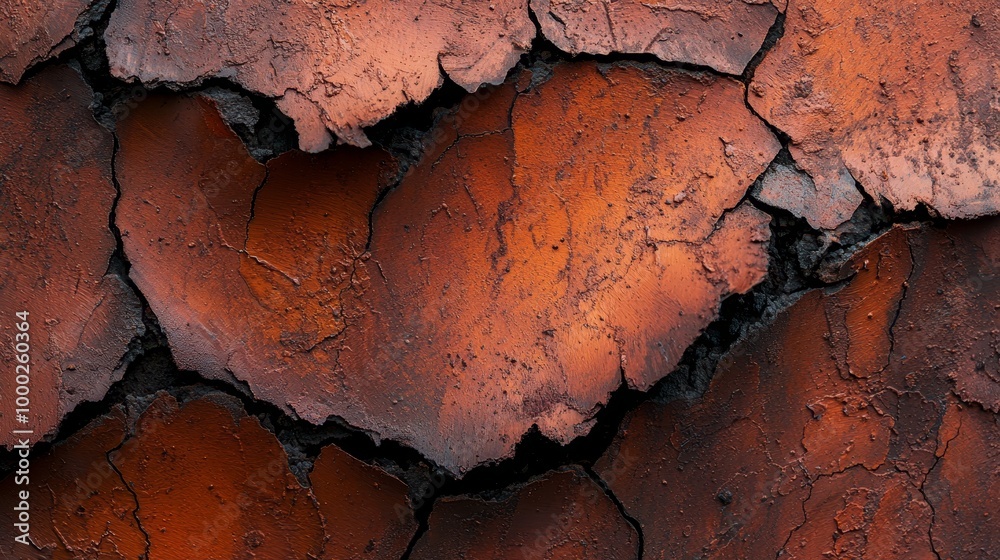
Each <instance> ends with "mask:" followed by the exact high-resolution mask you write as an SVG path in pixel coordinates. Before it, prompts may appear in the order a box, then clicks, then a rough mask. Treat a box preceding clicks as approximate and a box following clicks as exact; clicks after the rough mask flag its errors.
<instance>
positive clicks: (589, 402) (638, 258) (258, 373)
mask: <svg viewBox="0 0 1000 560" xmlns="http://www.w3.org/2000/svg"><path fill="white" fill-rule="evenodd" d="M742 97H743V89H742V86H741V85H740V84H739V83H738V82H735V81H733V80H729V79H720V78H711V77H706V76H701V75H693V74H690V73H686V72H678V71H666V70H662V69H658V68H645V67H635V66H611V67H606V68H603V67H598V66H597V65H595V64H591V63H584V64H569V65H562V66H558V67H556V68H555V70H554V75H553V77H552V78H551V79H550V80H549V81H548V82H546V83H544V84H542V85H541V86H539V87H537V88H535V89H532V90H525V92H523V93H519V92H518V90H517V89H515V86H514V85H513V84H508V85H506V86H503V87H501V88H498V89H496V90H492V92H488V93H484V94H479V95H477V96H470V97H469V99H467V100H466V102H463V103H462V104H461V106H460V107H459V108H458V109H456V110H455V111H454V112H452V113H451V114H449V115H447V116H446V117H445V118H443V120H442V122H441V124H440V125H439V127H438V128H437V129H436V130H435V131H434V132H432V133H431V134H430V135H429V136H428V138H429V140H428V144H427V146H426V153H425V155H424V158H423V159H422V160H421V161H420V162H419V163H418V164H416V165H415V166H414V167H413V168H411V170H410V171H409V172H408V173H407V175H406V176H405V178H404V179H403V180H402V182H401V183H400V184H399V186H398V187H397V188H396V189H394V190H393V191H391V192H389V194H388V195H387V196H386V197H385V198H384V200H382V201H381V203H380V204H379V205H378V206H377V207H375V201H376V198H377V195H378V193H379V192H380V191H382V190H384V189H385V188H386V186H387V184H388V179H387V176H388V174H389V173H390V172H391V170H392V163H391V161H390V160H389V158H388V156H386V155H385V154H384V153H382V152H381V151H378V150H374V149H368V150H363V151H361V150H357V149H353V148H350V149H346V148H345V149H338V150H334V151H333V152H331V153H329V154H325V155H322V156H306V155H303V154H297V153H290V154H286V155H283V156H281V157H279V158H277V159H275V160H273V161H271V162H270V163H269V164H268V166H267V178H266V180H264V182H263V183H261V180H262V178H263V174H264V170H263V168H262V167H261V166H260V165H258V164H256V163H255V162H253V161H252V160H251V159H250V158H249V156H248V155H247V154H246V152H245V150H244V149H243V148H242V146H241V145H240V144H239V140H238V139H237V138H236V137H235V135H234V134H233V133H232V132H230V131H229V130H228V129H226V128H225V126H224V125H223V124H222V122H221V120H220V119H219V117H218V115H217V114H216V113H215V112H214V111H213V110H212V108H211V104H210V102H208V101H205V100H202V99H179V98H171V99H163V98H157V99H153V100H151V101H150V102H147V103H145V104H143V105H142V106H140V107H139V108H138V109H137V110H135V111H133V113H132V115H131V116H130V117H129V118H128V119H127V120H126V121H124V122H123V123H121V125H120V134H121V144H122V148H121V151H120V154H119V156H118V159H117V161H118V166H119V167H118V171H119V180H120V182H121V184H122V189H123V195H122V200H121V202H120V207H119V210H118V213H117V216H118V221H119V225H120V227H121V229H122V232H123V236H124V241H125V249H126V253H127V254H128V256H129V258H130V260H131V262H132V264H133V268H132V275H133V278H134V279H135V281H136V283H137V284H138V286H139V287H140V289H141V290H142V291H143V293H144V294H145V295H146V297H147V298H148V299H149V301H150V305H151V306H152V307H153V309H154V311H156V313H157V316H158V317H159V319H160V321H161V323H162V325H163V326H164V329H165V330H166V332H167V335H168V337H169V339H170V342H171V346H172V347H173V350H174V355H175V356H176V357H177V360H178V363H179V365H180V366H181V367H183V368H186V369H192V370H197V371H200V372H202V373H204V374H206V375H209V376H213V377H218V378H225V377H226V376H227V375H228V373H229V372H231V373H232V374H234V375H235V376H236V377H237V378H239V379H242V380H245V381H247V382H248V383H249V384H250V386H251V388H252V389H253V391H254V393H255V395H257V396H258V397H261V398H265V399H267V400H269V401H272V402H274V403H276V404H278V405H279V406H284V407H286V408H288V409H290V410H291V411H294V412H295V413H296V414H298V415H300V416H301V417H303V418H306V419H308V420H310V421H312V422H323V421H325V420H326V419H327V418H328V417H330V416H331V415H336V416H339V417H341V418H343V419H345V420H347V421H348V422H349V423H351V424H352V425H355V426H358V427H360V428H363V429H365V430H370V431H372V432H375V433H376V434H378V435H379V436H381V437H388V438H393V439H396V440H400V441H403V442H405V443H407V444H409V445H412V446H414V447H416V448H417V449H419V450H420V451H421V452H423V453H425V454H426V455H427V456H429V457H430V458H432V459H433V460H434V461H436V462H438V463H439V464H440V465H442V466H444V467H446V468H448V469H449V470H452V471H462V470H464V469H467V468H469V467H471V466H474V465H476V464H479V463H482V462H486V461H490V460H495V459H498V458H502V457H505V456H507V455H509V454H510V453H511V452H512V450H513V447H514V445H515V443H516V442H517V441H518V440H519V439H520V437H521V436H522V435H523V434H524V433H525V432H526V431H528V430H529V429H530V428H531V426H532V425H535V424H537V425H538V426H539V428H540V429H541V431H542V432H543V433H545V434H546V435H549V436H551V437H553V438H557V439H559V440H561V441H568V440H570V439H572V438H573V437H575V436H576V435H579V434H581V433H583V432H585V431H586V430H587V429H588V428H589V425H590V422H591V418H592V416H593V414H594V412H595V411H596V410H597V408H598V407H599V406H600V405H601V404H603V403H604V402H606V400H607V398H608V395H609V393H610V392H611V391H613V390H614V389H616V388H617V387H618V386H619V385H620V383H621V380H622V374H621V369H622V368H624V372H625V378H626V379H627V381H628V383H629V384H630V385H632V386H634V387H637V388H646V387H649V386H650V385H651V384H653V383H654V382H655V381H657V380H658V379H660V378H662V377H663V376H664V375H666V374H667V373H669V372H670V371H671V370H672V369H673V367H674V366H675V365H676V364H677V361H678V360H679V359H680V356H681V354H682V352H683V351H684V349H685V348H686V347H687V345H688V344H690V343H691V342H692V341H693V340H694V339H695V338H696V337H697V336H698V334H699V332H700V331H701V329H702V328H704V327H705V326H706V325H707V324H708V323H709V322H710V321H711V320H712V319H713V318H714V316H715V314H716V312H717V309H718V305H719V301H720V299H721V298H723V297H725V296H726V295H728V294H730V293H735V292H745V291H746V290H748V289H749V288H750V287H752V286H753V285H754V284H755V283H756V282H757V281H759V280H760V278H761V277H762V276H763V274H764V272H765V269H766V262H767V258H766V246H765V243H766V242H767V240H768V238H769V229H768V222H769V218H768V216H767V215H766V214H763V213H762V212H760V211H758V210H756V209H754V208H753V207H752V206H749V205H746V204H743V205H740V199H741V198H742V197H743V195H744V193H745V191H746V189H747V188H748V187H749V185H750V184H752V182H753V181H754V179H755V178H756V177H757V176H758V175H759V174H760V173H761V172H762V171H763V170H764V169H765V168H766V166H767V164H768V163H769V162H770V160H771V159H772V158H773V157H774V155H775V154H776V152H777V151H778V144H777V141H776V140H775V138H774V137H773V136H772V135H771V134H770V132H769V131H768V130H767V129H766V128H765V127H764V125H763V123H761V122H760V121H759V120H758V119H756V118H755V117H754V116H753V115H752V114H750V112H749V111H748V110H747V109H746V107H745V105H744V104H743V102H742ZM192 138H193V139H197V141H191V140H190V139H192ZM203 154H207V155H203ZM227 165H228V166H229V167H228V168H227V167H226V166H227ZM220 169H221V170H222V171H220ZM261 185H262V186H261ZM192 186H194V187H192ZM258 186H261V188H260V189H259V192H257V193H256V199H255V202H253V200H254V196H255V194H254V193H255V192H256V190H257V188H258ZM730 210H731V211H730ZM369 214H371V221H370V223H371V224H372V226H373V230H372V231H371V232H369ZM251 216H252V219H251V218H250V217H251Z"/></svg>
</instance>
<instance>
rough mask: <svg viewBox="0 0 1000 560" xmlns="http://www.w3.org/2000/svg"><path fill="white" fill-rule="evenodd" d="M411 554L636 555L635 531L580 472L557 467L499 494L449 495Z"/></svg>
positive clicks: (427, 558)
mask: <svg viewBox="0 0 1000 560" xmlns="http://www.w3.org/2000/svg"><path fill="white" fill-rule="evenodd" d="M428 526H429V527H428V530H427V532H426V533H425V534H424V535H423V536H422V537H421V538H420V540H419V541H417V544H416V546H415V547H414V549H413V554H412V556H411V558H413V559H414V560H437V559H441V560H451V559H456V560H457V559H459V558H461V559H468V560H495V559H500V558H546V559H550V560H563V559H565V560H570V559H573V560H632V559H636V558H638V557H639V556H638V554H639V548H638V546H639V545H638V541H639V538H638V534H636V532H635V529H633V528H632V526H631V525H629V524H628V523H627V522H626V521H625V518H624V517H622V516H621V514H620V513H619V512H618V509H617V508H616V507H615V505H614V503H613V502H612V501H611V500H610V499H608V497H607V496H606V495H605V494H604V491H603V490H602V489H601V487H600V486H598V485H597V484H596V483H595V482H594V481H592V480H591V479H590V478H589V477H588V476H587V475H586V474H584V473H583V471H582V470H580V469H577V468H567V469H563V470H559V471H555V472H552V473H550V474H547V475H545V476H544V477H543V478H540V479H537V480H534V481H532V482H530V483H528V484H526V485H525V486H524V487H522V488H520V489H518V490H516V491H513V492H512V495H510V496H506V497H504V498H501V499H497V500H482V499H478V498H465V497H461V498H444V499H441V500H439V501H438V503H437V504H435V506H434V510H433V511H432V513H431V517H430V519H429V521H428Z"/></svg>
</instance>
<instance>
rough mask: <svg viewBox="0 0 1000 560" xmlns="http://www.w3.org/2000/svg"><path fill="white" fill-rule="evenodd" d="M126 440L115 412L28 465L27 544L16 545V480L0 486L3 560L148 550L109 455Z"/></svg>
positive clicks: (113, 559) (118, 557)
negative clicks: (30, 542) (31, 544)
mask: <svg viewBox="0 0 1000 560" xmlns="http://www.w3.org/2000/svg"><path fill="white" fill-rule="evenodd" d="M124 438H125V415H124V413H123V411H122V409H121V408H116V409H115V410H113V411H112V412H111V413H110V414H108V415H107V416H104V417H101V418H99V419H97V420H95V421H94V422H92V423H90V424H89V425H87V426H86V427H84V428H83V429H81V430H80V431H78V432H77V433H75V434H73V435H72V436H71V437H70V438H69V439H67V440H65V441H63V442H61V443H60V444H59V445H57V446H55V447H54V448H53V449H52V450H51V451H50V452H49V453H47V454H46V455H45V456H43V457H39V458H36V459H34V460H33V462H32V464H31V473H32V474H31V483H32V484H31V486H30V489H29V490H30V494H29V499H28V502H29V505H30V510H29V513H30V516H31V517H30V527H31V541H32V543H33V546H27V547H26V546H23V545H20V544H17V543H15V542H14V540H13V537H12V536H11V534H10V533H9V532H6V531H10V530H11V529H12V528H13V524H14V523H15V520H14V518H13V514H14V507H15V506H16V505H17V504H18V501H19V500H18V499H16V496H17V495H18V492H19V491H21V490H24V489H25V487H24V486H21V485H15V477H14V476H8V477H6V478H5V479H3V481H2V482H0V504H2V506H3V507H2V509H0V522H2V523H3V527H4V531H5V532H4V533H3V535H4V537H6V538H4V539H2V540H0V556H3V557H4V558H19V559H24V558H39V559H40V558H48V559H66V560H69V559H88V560H89V559H94V560H97V559H108V560H130V559H134V558H139V557H140V556H142V555H143V554H144V553H145V551H146V537H145V536H144V534H143V530H142V528H141V526H140V525H139V521H138V519H137V518H136V517H135V513H136V507H137V504H136V502H135V500H134V499H133V496H132V493H131V492H130V491H129V489H128V488H127V487H126V485H125V482H124V481H123V480H122V479H121V477H120V476H119V475H118V473H117V472H116V471H115V469H114V466H113V465H112V464H111V463H110V462H109V461H108V456H107V453H108V452H109V451H110V450H112V449H116V448H117V447H118V446H120V445H121V444H122V442H123V441H124Z"/></svg>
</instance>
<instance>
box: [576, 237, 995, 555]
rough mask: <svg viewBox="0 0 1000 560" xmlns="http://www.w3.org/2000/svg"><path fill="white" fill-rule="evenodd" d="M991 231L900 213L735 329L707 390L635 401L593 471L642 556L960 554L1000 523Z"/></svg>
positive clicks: (972, 550) (982, 543) (970, 551)
mask: <svg viewBox="0 0 1000 560" xmlns="http://www.w3.org/2000/svg"><path fill="white" fill-rule="evenodd" d="M998 235H1000V220H998V219H993V220H990V221H979V222H974V223H966V224H956V225H952V226H949V227H948V228H947V229H946V230H939V229H931V228H925V229H922V230H921V229H913V228H899V227H897V228H896V229H893V230H891V231H890V232H889V233H887V234H885V235H883V236H882V237H880V238H879V239H878V240H876V241H874V242H872V244H871V245H869V246H868V247H867V248H865V249H864V250H863V251H861V252H860V253H858V254H857V255H855V256H854V257H852V258H851V260H850V261H849V262H848V263H847V264H846V265H845V266H844V269H843V275H844V276H845V277H850V276H852V275H853V277H852V278H851V279H850V281H849V282H848V283H847V284H846V285H844V286H843V287H841V288H839V289H837V290H833V291H825V290H816V291H812V292H808V293H806V294H805V295H803V296H802V298H801V299H800V300H799V301H798V302H796V303H795V304H793V305H792V307H790V308H789V309H787V310H786V311H784V312H782V313H781V314H779V315H778V317H777V319H776V320H775V321H774V323H773V324H772V325H771V326H769V327H767V328H765V329H763V330H761V331H759V332H758V333H756V334H755V335H752V336H751V337H750V338H749V339H747V340H744V341H743V342H741V343H740V344H739V345H738V346H737V347H736V348H735V349H734V350H733V351H732V352H731V353H730V354H729V355H728V356H727V357H726V358H725V359H724V360H723V361H722V362H721V363H720V364H719V366H718V370H717V373H716V376H715V378H714V379H713V381H712V384H711V386H710V388H709V390H708V392H707V393H706V394H705V396H704V397H703V398H701V399H699V400H697V401H695V402H693V403H683V402H679V401H674V402H671V403H667V404H660V403H657V402H655V401H650V402H648V403H646V404H644V405H642V406H641V407H640V408H639V409H638V410H637V411H636V412H635V413H634V414H633V415H632V416H631V417H630V418H629V419H627V420H626V423H625V424H624V425H623V426H622V429H621V432H620V433H619V436H618V437H617V439H616V441H615V442H614V443H613V444H612V446H611V448H610V449H609V451H608V452H607V454H606V455H605V456H604V457H603V458H602V459H601V460H600V461H599V462H598V464H597V465H596V467H595V470H596V471H597V472H598V474H599V475H600V476H601V477H602V478H603V479H604V480H605V481H606V482H607V484H608V486H609V487H610V489H611V490H612V492H614V494H615V495H616V496H617V497H618V498H619V499H620V500H621V501H622V503H623V505H624V507H625V509H626V511H627V512H628V514H629V515H631V516H633V517H635V518H636V519H637V520H638V521H639V523H640V524H641V525H642V526H643V528H644V529H645V531H644V535H645V550H646V557H649V558H673V557H677V556H694V555H696V554H697V555H700V557H704V558H736V557H739V558H769V557H775V556H776V555H777V556H782V557H785V556H787V557H792V558H819V557H823V556H825V555H831V556H836V557H851V558H862V557H863V558H869V557H871V558H884V557H892V558H928V559H933V558H936V557H940V558H946V557H954V558H959V557H970V556H975V555H976V553H977V551H981V550H984V549H987V548H989V545H987V544H986V543H988V542H991V541H990V539H993V541H994V542H995V540H996V539H997V538H1000V536H998V534H997V532H996V528H995V524H993V525H988V522H987V521H986V520H987V519H993V518H994V517H995V516H996V515H998V514H1000V509H998V506H997V505H996V504H997V502H996V500H995V499H993V500H991V499H989V497H988V496H987V495H986V494H984V493H983V492H982V489H990V488H994V487H997V486H998V482H1000V481H998V480H997V477H998V476H1000V475H998V473H997V471H996V469H994V468H992V467H987V466H986V465H987V464H988V462H989V461H991V460H995V456H996V452H995V448H997V447H998V444H997V442H998V441H1000V439H998V438H1000V430H998V429H997V426H996V423H995V417H994V414H995V413H991V412H988V411H985V410H983V408H981V407H979V406H978V403H991V402H993V401H992V400H991V397H992V396H993V395H995V394H996V393H995V387H996V386H997V380H998V379H1000V376H998V375H997V372H998V371H1000V354H998V353H997V352H996V348H997V324H1000V322H998V320H997V319H998V318H997V313H998V312H1000V267H998V266H997V265H998V263H1000V254H998V253H997V252H996V250H995V248H996V247H997V246H1000V245H997V244H996V243H991V241H993V240H998V239H1000V238H998ZM963 387H975V389H967V390H968V393H969V394H968V396H966V397H963V399H965V400H967V401H972V402H975V403H977V406H968V405H964V404H963V403H962V402H959V400H958V399H956V398H955V396H954V392H955V391H958V392H959V393H960V394H961V393H962V391H963ZM984 406H989V405H988V404H986V405H984ZM963 417H967V418H968V419H967V420H963ZM961 422H968V423H969V424H970V425H974V426H975V427H974V428H972V429H970V430H969V433H968V434H966V436H965V439H961V438H959V439H956V438H957V435H958V433H959V430H958V425H959V424H960V423H961ZM962 432H964V424H963V427H962ZM955 442H961V443H956V444H955V445H952V443H955ZM970 465H977V466H970ZM966 469H970V470H966ZM962 472H967V473H971V472H975V473H976V476H977V477H979V478H978V479H977V480H978V482H979V484H978V485H971V484H969V483H968V479H967V478H966V480H965V482H964V483H963V482H960V480H962V479H963V475H961V474H959V473H962ZM967 476H968V475H966V477H967ZM973 486H975V487H976V488H978V489H979V490H969V488H970V487H973ZM970 492H971V493H970ZM988 492H991V491H988ZM972 494H976V495H975V496H973V495H972ZM989 495H992V494H989ZM935 512H936V513H935ZM944 512H947V514H944ZM931 536H933V539H934V540H933V541H932V540H931ZM984 547H985V548H984ZM943 551H952V552H951V553H948V554H945V552H943ZM936 553H937V554H936Z"/></svg>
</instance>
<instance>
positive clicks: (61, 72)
mask: <svg viewBox="0 0 1000 560" xmlns="http://www.w3.org/2000/svg"><path fill="white" fill-rule="evenodd" d="M91 99H92V92H91V91H90V88H88V87H87V85H86V84H85V83H84V82H83V79H82V78H81V77H80V76H79V74H77V73H76V72H75V71H74V70H72V69H70V68H69V67H66V66H58V67H53V68H49V69H46V70H45V71H43V72H42V73H40V74H38V75H37V76H35V77H33V78H31V79H29V80H28V81H26V82H25V83H24V84H22V85H21V86H19V87H12V86H7V85H0V223H2V227H0V251H2V253H3V262H4V266H3V267H2V270H0V312H2V315H3V317H4V318H5V319H4V321H3V324H2V325H0V330H2V333H3V335H2V339H3V344H0V359H2V360H3V363H5V364H8V365H9V366H10V367H9V372H8V374H7V375H4V376H3V377H2V378H0V394H3V396H4V402H5V403H7V406H6V408H5V409H4V410H3V413H2V415H0V430H2V431H3V436H2V441H3V443H4V445H6V446H8V447H9V446H10V445H12V444H13V442H14V441H15V439H16V438H15V436H14V435H13V434H12V433H11V430H12V429H29V430H33V431H34V434H32V435H31V439H32V441H36V440H38V439H41V438H42V437H43V436H46V435H47V434H49V433H50V432H52V431H54V429H55V428H56V426H57V425H58V424H59V421H60V420H62V417H63V415H64V414H66V413H67V412H68V411H70V410H72V409H73V407H74V406H76V405H77V404H78V403H80V402H83V401H88V400H100V399H101V398H102V397H103V396H104V393H105V392H106V391H107V389H108V387H109V386H110V385H111V383H112V382H113V381H115V380H117V379H119V378H120V377H121V375H122V373H123V371H122V369H123V364H122V363H121V361H122V359H123V357H124V356H125V354H126V352H127V350H128V344H129V341H131V340H132V338H133V337H134V336H136V335H138V334H140V333H141V332H142V330H143V326H142V321H141V318H140V315H141V311H140V307H139V302H138V299H137V298H136V296H135V295H134V293H133V292H132V291H131V289H129V288H128V286H126V284H125V283H124V282H123V281H122V279H121V278H120V277H119V276H117V275H115V274H111V273H108V271H109V261H110V258H111V254H112V252H114V250H115V245H116V242H115V238H114V235H113V234H112V232H111V229H110V228H109V225H108V216H109V215H110V213H111V208H112V205H113V204H114V200H115V187H114V184H113V183H112V179H111V154H112V148H113V140H112V137H111V134H110V133H108V132H107V131H106V130H104V129H103V128H101V127H100V126H99V125H98V124H97V122H96V121H94V118H93V116H92V115H91V112H90V109H89V105H90V103H91ZM22 311H27V312H28V323H29V326H28V329H27V332H26V333H25V332H22V330H19V329H18V328H17V325H19V324H20V323H21V322H22V321H21V320H20V319H19V318H18V317H16V316H15V313H19V312H22ZM16 344H22V345H24V346H21V347H18V346H15V345H16ZM18 348H20V349H22V350H23V349H27V350H28V352H27V355H28V356H29V357H30V362H29V363H27V364H23V367H22V368H20V369H18V370H17V371H15V367H16V366H17V365H20V364H21V363H22V362H23V360H21V359H20V358H18V359H17V360H15V350H16V349H18ZM23 354H24V353H23V352H17V354H16V356H21V355H23ZM17 375H27V376H28V379H29V381H28V382H27V385H29V386H30V391H31V394H30V396H29V406H27V407H20V408H28V409H29V410H30V415H29V418H28V421H27V423H21V422H19V421H18V419H17V417H16V416H15V404H16V403H15V400H14V399H15V397H16V396H17V394H16V393H15V389H16V385H17V377H16V376H17ZM22 396H23V395H22Z"/></svg>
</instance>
